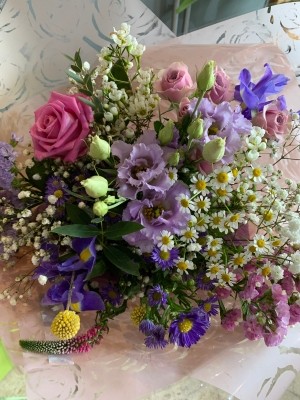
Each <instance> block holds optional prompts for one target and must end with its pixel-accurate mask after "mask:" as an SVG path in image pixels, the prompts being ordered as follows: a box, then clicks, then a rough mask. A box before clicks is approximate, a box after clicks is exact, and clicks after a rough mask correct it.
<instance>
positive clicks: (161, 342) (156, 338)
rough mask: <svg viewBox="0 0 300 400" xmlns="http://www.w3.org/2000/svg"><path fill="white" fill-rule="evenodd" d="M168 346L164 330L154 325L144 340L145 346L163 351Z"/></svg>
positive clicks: (160, 326)
mask: <svg viewBox="0 0 300 400" xmlns="http://www.w3.org/2000/svg"><path fill="white" fill-rule="evenodd" d="M167 344H168V341H167V340H165V328H164V327H163V326H162V325H155V326H154V328H153V329H152V330H151V332H150V333H149V334H148V335H147V337H146V338H145V345H146V346H147V347H148V348H149V349H159V348H161V349H163V348H164V347H166V345H167Z"/></svg>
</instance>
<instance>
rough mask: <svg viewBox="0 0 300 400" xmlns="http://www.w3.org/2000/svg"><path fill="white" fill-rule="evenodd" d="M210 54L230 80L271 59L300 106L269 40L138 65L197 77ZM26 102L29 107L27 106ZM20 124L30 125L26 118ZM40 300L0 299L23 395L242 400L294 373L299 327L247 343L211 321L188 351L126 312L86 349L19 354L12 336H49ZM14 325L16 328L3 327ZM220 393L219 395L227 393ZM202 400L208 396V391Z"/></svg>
mask: <svg viewBox="0 0 300 400" xmlns="http://www.w3.org/2000/svg"><path fill="white" fill-rule="evenodd" d="M208 59H214V60H216V61H217V63H218V64H219V65H221V66H222V67H223V68H224V69H225V70H226V72H227V73H228V74H229V75H230V76H232V78H233V79H235V80H237V76H238V73H239V71H240V69H241V68H242V67H244V66H245V67H247V68H249V69H250V70H251V71H252V74H253V76H254V78H258V77H260V76H261V75H262V73H263V65H264V63H266V62H269V63H270V64H271V66H272V68H273V69H274V71H276V72H278V73H284V74H286V75H287V76H289V77H290V79H291V81H290V85H289V86H288V88H287V89H286V90H285V95H286V97H287V101H288V105H289V106H290V107H291V108H293V109H295V110H298V109H299V108H300V96H299V94H300V92H299V89H298V87H297V84H296V79H295V76H294V73H293V71H292V70H291V68H290V67H289V65H288V62H287V60H286V58H285V56H284V54H283V53H282V52H281V51H280V50H279V49H278V48H277V47H275V46H273V45H255V46H186V45H177V44H176V45H174V46H172V45H165V46H163V45H160V46H157V47H153V48H149V49H147V51H146V55H145V57H144V65H149V66H155V68H156V69H157V70H158V69H160V68H165V67H167V66H168V65H169V64H170V63H171V62H173V61H184V62H185V63H186V64H188V65H189V67H190V71H191V73H192V75H195V73H196V66H197V67H198V68H199V69H200V68H201V66H202V64H203V63H204V62H205V61H207V60H208ZM26 106H27V107H28V109H31V108H32V106H31V105H30V103H28V104H27V105H26ZM35 106H36V104H35ZM33 108H34V107H33ZM4 117H5V116H4ZM24 122H25V127H26V128H28V127H29V126H30V123H31V121H29V119H27V121H24ZM281 168H282V169H284V173H285V174H286V175H288V176H291V177H293V178H295V179H297V180H298V181H299V173H298V170H299V163H298V162H293V163H292V164H291V163H290V162H285V163H283V164H282V165H281ZM19 265H20V266H22V268H25V269H26V268H28V266H29V262H28V261H27V263H26V262H25V263H24V260H21V262H20V263H19ZM18 273H19V272H18ZM0 274H1V275H0V286H1V287H2V288H5V287H6V286H7V283H8V282H9V281H11V280H12V279H13V277H12V275H11V274H10V273H8V272H6V273H5V272H0ZM1 287H0V289H1ZM38 297H39V294H38V293H35V294H34V297H33V299H32V300H30V301H29V302H27V303H26V304H24V305H22V304H19V305H18V306H17V308H13V307H11V306H9V305H7V304H6V303H3V302H2V303H0V312H1V316H2V317H1V324H0V336H1V337H4V340H5V343H6V345H7V347H8V350H9V352H10V354H11V356H12V358H13V359H14V361H15V362H16V363H17V364H18V365H22V368H23V370H24V371H25V374H26V382H27V396H28V399H29V400H41V399H47V400H48V399H49V400H53V399H56V398H59V399H60V400H64V399H103V400H108V399H109V400H118V399H121V398H125V399H128V400H129V399H130V400H142V399H143V400H146V399H147V400H149V399H162V398H163V397H162V396H163V394H164V393H168V395H169V396H171V397H169V398H175V395H174V393H177V394H178V393H179V392H180V391H181V392H180V393H182V397H178V399H186V398H189V399H190V400H193V399H201V398H202V397H200V395H201V390H202V392H203V393H204V391H205V390H209V388H210V387H209V385H212V386H214V387H217V388H219V389H221V390H222V391H225V392H227V393H230V394H231V395H234V396H236V397H237V398H238V399H241V400H254V399H259V400H262V399H266V398H267V399H268V400H278V399H280V397H281V395H282V393H283V392H284V391H285V389H286V388H287V386H288V385H289V384H290V382H291V381H292V379H293V378H294V376H295V374H296V372H297V371H298V370H300V356H299V355H300V335H299V333H300V326H296V327H294V328H291V329H290V332H289V334H288V336H287V338H286V339H285V340H284V342H283V343H282V344H281V345H280V346H279V347H278V348H267V347H265V345H264V343H263V342H262V341H257V342H250V341H248V340H245V339H244V337H243V334H242V332H241V331H240V330H237V331H236V332H234V333H227V332H226V331H224V330H223V329H222V328H221V327H220V326H219V322H218V320H216V321H215V322H214V323H213V324H212V327H211V328H210V330H209V331H208V333H207V335H206V336H205V337H204V338H203V339H201V342H199V344H198V345H196V346H194V347H193V348H191V349H190V350H187V349H182V348H174V347H172V346H169V347H168V348H167V350H163V351H160V350H157V351H149V350H148V349H147V348H146V347H144V345H143V335H142V334H140V333H139V332H138V331H137V329H136V328H135V327H133V326H132V324H131V322H130V320H129V316H128V313H125V314H124V315H121V316H119V317H118V318H117V319H116V320H114V321H112V322H111V324H110V333H109V335H107V336H105V338H104V340H103V342H102V343H101V345H100V346H97V347H95V348H94V349H93V350H92V351H91V352H90V353H89V354H86V355H78V356H68V357H65V356H64V357H47V356H42V355H35V354H31V353H24V354H23V356H22V352H21V351H20V349H19V347H18V343H17V341H18V336H20V337H21V338H35V339H44V338H50V335H49V326H48V325H49V324H48V320H47V316H49V311H47V310H42V309H41V308H40V306H39V303H38ZM93 316H94V315H93V313H86V314H85V315H84V316H83V317H82V318H81V319H82V320H83V321H84V325H85V328H87V327H88V326H89V323H92V321H93ZM16 326H18V327H19V332H17V331H16V330H14V329H13V332H12V331H11V330H10V329H9V328H11V327H15V328H16ZM222 391H221V392H220V397H219V398H221V399H222V398H224V399H225V398H228V396H227V395H226V394H224V392H222ZM172 393H173V394H172ZM205 393H208V392H205ZM211 393H213V392H211ZM197 394H198V395H199V397H197ZM193 396H194V397H193ZM221 396H223V397H221ZM203 398H212V399H213V397H212V395H211V394H210V395H206V397H203Z"/></svg>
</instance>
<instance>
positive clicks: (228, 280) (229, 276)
mask: <svg viewBox="0 0 300 400" xmlns="http://www.w3.org/2000/svg"><path fill="white" fill-rule="evenodd" d="M217 279H218V284H219V285H220V286H225V285H229V286H232V285H234V283H235V282H236V276H235V274H234V273H233V272H231V271H229V269H228V268H224V269H222V270H220V271H219V272H218V274H217Z"/></svg>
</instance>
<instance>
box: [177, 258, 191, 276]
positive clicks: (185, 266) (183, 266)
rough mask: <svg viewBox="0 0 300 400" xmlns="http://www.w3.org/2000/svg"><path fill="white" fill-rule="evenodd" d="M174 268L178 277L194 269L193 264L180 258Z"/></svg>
mask: <svg viewBox="0 0 300 400" xmlns="http://www.w3.org/2000/svg"><path fill="white" fill-rule="evenodd" d="M176 267H177V272H178V273H179V274H180V275H183V273H186V274H188V270H193V269H194V263H193V262H192V261H190V260H185V259H184V258H182V257H181V258H179V259H178V260H177V261H176Z"/></svg>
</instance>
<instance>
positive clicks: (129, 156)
mask: <svg viewBox="0 0 300 400" xmlns="http://www.w3.org/2000/svg"><path fill="white" fill-rule="evenodd" d="M111 151H112V154H113V155H114V156H116V157H118V158H119V161H120V162H119V164H118V166H117V167H118V179H117V184H118V186H119V189H118V194H119V195H120V196H124V197H126V198H128V199H132V200H134V199H135V198H136V196H137V194H138V193H139V192H144V191H146V190H153V191H155V192H160V193H164V192H165V191H166V190H168V189H169V188H170V187H171V185H172V181H171V180H170V179H169V177H168V174H167V172H166V169H165V167H166V163H165V161H164V159H163V150H162V148H161V147H160V146H159V144H158V143H157V140H156V134H155V132H152V131H150V132H145V133H144V134H143V135H141V137H140V138H139V139H138V140H137V142H136V143H135V144H134V145H130V144H127V143H125V142H123V141H121V140H117V141H116V142H114V143H113V144H112V146H111Z"/></svg>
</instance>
